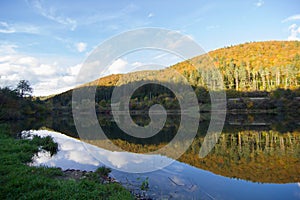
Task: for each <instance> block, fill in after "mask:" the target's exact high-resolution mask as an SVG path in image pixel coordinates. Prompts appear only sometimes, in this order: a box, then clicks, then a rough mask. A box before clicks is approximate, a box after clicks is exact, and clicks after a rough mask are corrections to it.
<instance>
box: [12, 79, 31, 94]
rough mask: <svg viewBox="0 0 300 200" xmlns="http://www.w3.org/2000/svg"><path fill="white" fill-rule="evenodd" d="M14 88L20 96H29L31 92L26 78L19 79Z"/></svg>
mask: <svg viewBox="0 0 300 200" xmlns="http://www.w3.org/2000/svg"><path fill="white" fill-rule="evenodd" d="M16 89H17V91H18V92H19V95H20V96H21V97H25V96H30V95H31V93H32V87H31V86H30V83H29V81H27V80H20V82H19V83H18V86H17V88H16Z"/></svg>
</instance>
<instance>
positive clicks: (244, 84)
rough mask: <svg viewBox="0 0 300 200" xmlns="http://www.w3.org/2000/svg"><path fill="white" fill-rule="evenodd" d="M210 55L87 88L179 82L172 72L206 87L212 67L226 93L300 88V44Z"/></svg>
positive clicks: (248, 47)
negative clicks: (221, 80) (151, 82)
mask: <svg viewBox="0 0 300 200" xmlns="http://www.w3.org/2000/svg"><path fill="white" fill-rule="evenodd" d="M207 55H208V56H209V57H210V58H211V60H209V59H208V56H207ZM207 55H200V56H197V57H195V58H192V59H190V60H188V61H184V62H180V63H177V64H175V65H173V66H170V67H168V68H166V69H164V70H158V71H140V72H134V73H129V74H122V75H120V74H117V75H110V76H107V77H104V78H100V79H98V80H95V81H93V82H91V83H89V84H87V85H97V86H114V85H116V84H117V82H118V81H119V84H126V83H128V82H132V81H139V80H141V79H145V78H147V79H150V80H151V79H157V80H161V81H170V80H171V81H175V82H176V81H178V80H176V79H172V77H170V72H171V70H176V71H178V72H179V73H180V74H182V75H184V76H185V77H186V78H187V80H188V81H189V82H190V84H191V85H193V86H195V87H197V86H204V87H205V83H206V82H205V81H204V80H203V79H204V77H207V76H208V77H211V76H213V74H212V73H214V72H213V71H210V66H211V64H214V65H215V66H216V67H217V68H218V69H219V71H220V72H221V74H222V78H223V80H224V86H225V88H226V89H234V90H238V91H271V90H275V89H277V88H284V89H296V88H298V87H299V84H300V42H299V41H266V42H251V43H245V44H240V45H236V46H230V47H224V48H220V49H217V50H214V51H211V52H209V53H208V54H207ZM191 64H193V65H195V66H196V68H197V69H198V71H197V70H195V68H194V67H193V66H192V65H191ZM120 80H122V81H120ZM85 86H86V85H85Z"/></svg>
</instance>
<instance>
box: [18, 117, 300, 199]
mask: <svg viewBox="0 0 300 200" xmlns="http://www.w3.org/2000/svg"><path fill="white" fill-rule="evenodd" d="M187 117H188V116H187ZM132 118H133V121H134V122H135V123H136V124H138V125H140V126H145V125H147V124H149V120H150V119H149V117H148V116H145V115H135V116H132ZM209 119H210V116H209V114H205V113H204V114H202V115H201V120H200V122H199V128H198V132H197V134H196V137H195V138H194V140H193V141H192V143H191V145H190V147H189V148H188V149H187V150H186V151H185V153H184V154H183V155H181V156H180V157H179V158H177V159H176V160H175V159H173V158H172V157H171V156H169V157H168V156H166V155H158V154H151V153H149V152H151V151H156V150H157V149H160V148H162V147H163V146H165V145H166V144H168V143H169V142H170V141H171V140H172V139H173V138H174V136H175V135H176V133H177V130H178V128H179V127H178V125H179V124H180V117H179V116H177V115H172V116H168V118H167V120H166V123H165V125H164V127H163V129H162V130H161V131H160V132H159V133H158V134H156V135H154V136H152V137H150V138H145V139H141V138H135V137H132V136H129V135H127V134H125V133H124V132H123V131H122V130H121V129H120V128H119V127H118V126H117V125H116V123H115V121H114V119H113V117H112V116H109V115H107V116H102V117H101V118H99V124H100V126H101V128H102V129H103V131H104V132H105V134H106V136H107V137H108V138H109V142H112V143H113V144H114V145H116V146H118V147H119V148H122V149H123V150H124V151H122V152H118V151H114V150H113V149H110V150H109V149H108V148H104V147H105V145H106V144H107V141H105V140H101V139H99V138H96V139H91V138H81V140H79V138H78V134H77V131H76V128H75V126H74V122H73V119H72V118H71V117H64V118H57V117H53V118H50V119H46V120H36V119H32V120H26V121H23V122H20V123H19V124H14V126H13V127H14V128H15V130H14V131H15V132H23V134H25V133H28V132H29V133H30V134H37V135H41V136H45V135H51V136H52V137H53V138H54V140H55V141H56V142H57V143H58V144H59V151H58V153H57V154H56V155H54V156H52V157H51V156H50V155H49V154H48V153H47V152H40V153H39V154H38V155H37V156H36V157H35V158H34V161H33V163H32V165H46V166H53V167H60V168H62V169H80V170H88V171H89V170H95V169H97V168H98V167H99V166H102V165H103V164H105V165H107V166H108V167H111V168H112V169H113V170H112V173H111V176H112V177H114V178H115V179H117V180H118V181H119V182H121V183H122V184H123V185H124V186H125V187H127V188H129V189H131V190H134V191H135V192H137V193H143V191H141V190H140V189H139V187H140V186H141V184H142V183H143V182H144V181H145V180H148V182H149V189H148V190H147V191H146V192H145V193H146V195H147V196H149V197H151V198H153V199H300V183H299V182H300V167H299V166H300V165H299V164H300V131H299V130H300V126H299V121H297V120H299V119H298V118H295V117H293V116H292V115H291V116H290V115H284V114H280V115H279V114H277V115H275V114H273V115H268V114H252V115H246V114H243V115H242V114H236V115H233V114H232V115H227V116H226V121H225V126H224V129H223V131H222V134H221V135H220V137H219V138H217V139H218V140H217V141H218V142H217V144H216V145H215V146H214V148H213V149H212V151H210V153H209V154H208V155H207V156H206V157H204V158H200V157H199V150H200V148H201V145H202V144H203V140H204V137H205V134H206V130H207V129H208V126H209ZM188 128H189V127H186V129H188ZM181 142H182V143H176V148H175V150H176V149H180V148H182V146H184V144H185V142H186V141H184V140H182V141H181ZM142 153H148V154H142ZM153 166H154V167H156V168H160V169H158V170H156V171H151V169H153ZM161 166H166V167H161ZM139 169H143V170H144V171H147V169H149V170H148V172H143V173H128V171H130V170H136V171H137V172H138V171H139Z"/></svg>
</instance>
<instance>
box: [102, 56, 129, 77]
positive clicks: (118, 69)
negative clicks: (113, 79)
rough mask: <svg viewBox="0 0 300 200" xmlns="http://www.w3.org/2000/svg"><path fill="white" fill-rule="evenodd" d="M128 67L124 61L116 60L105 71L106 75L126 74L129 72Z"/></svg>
mask: <svg viewBox="0 0 300 200" xmlns="http://www.w3.org/2000/svg"><path fill="white" fill-rule="evenodd" d="M129 71H130V69H129V66H128V62H127V61H126V60H124V59H120V58H119V59H117V60H116V61H114V62H113V63H112V64H111V65H110V66H109V68H108V69H107V73H106V74H107V75H108V74H120V73H126V72H129Z"/></svg>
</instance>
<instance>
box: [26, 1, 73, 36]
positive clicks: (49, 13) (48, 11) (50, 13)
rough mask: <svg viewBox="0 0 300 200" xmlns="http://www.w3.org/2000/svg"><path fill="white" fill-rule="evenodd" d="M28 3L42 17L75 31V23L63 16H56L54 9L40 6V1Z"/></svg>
mask: <svg viewBox="0 0 300 200" xmlns="http://www.w3.org/2000/svg"><path fill="white" fill-rule="evenodd" d="M30 3H31V4H32V6H33V7H34V8H35V9H36V10H37V11H38V12H39V13H40V14H41V15H42V16H44V17H46V18H48V19H50V20H52V21H55V22H57V23H59V24H62V25H66V26H68V27H69V28H70V29H71V30H72V31H74V30H75V29H76V27H77V21H76V20H74V19H71V18H69V17H65V16H62V15H59V14H57V11H56V9H55V8H53V7H50V8H46V7H45V6H44V5H42V2H41V1H40V0H33V1H31V2H30Z"/></svg>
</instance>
